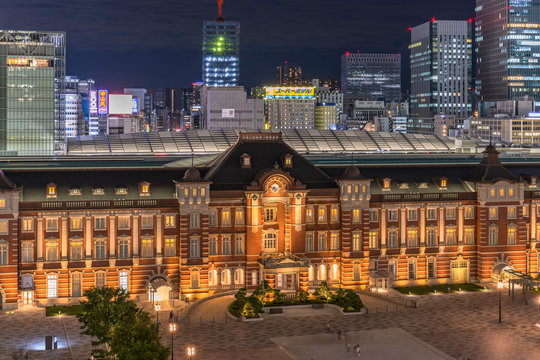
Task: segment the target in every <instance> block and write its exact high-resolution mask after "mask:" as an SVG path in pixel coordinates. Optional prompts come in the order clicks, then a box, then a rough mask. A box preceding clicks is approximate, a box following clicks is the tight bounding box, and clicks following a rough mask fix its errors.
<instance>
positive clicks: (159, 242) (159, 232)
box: [156, 214, 163, 256]
mask: <svg viewBox="0 0 540 360" xmlns="http://www.w3.org/2000/svg"><path fill="white" fill-rule="evenodd" d="M162 218H163V215H161V214H158V215H157V216H156V227H157V229H156V255H157V256H161V249H162V247H163V230H162V229H161V227H162V225H161V224H162Z"/></svg>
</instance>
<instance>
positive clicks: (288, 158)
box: [283, 154, 293, 168]
mask: <svg viewBox="0 0 540 360" xmlns="http://www.w3.org/2000/svg"><path fill="white" fill-rule="evenodd" d="M292 159H293V156H292V155H291V154H286V155H285V156H283V167H284V168H292Z"/></svg>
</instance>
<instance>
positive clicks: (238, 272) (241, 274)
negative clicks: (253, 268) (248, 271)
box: [234, 269, 244, 285]
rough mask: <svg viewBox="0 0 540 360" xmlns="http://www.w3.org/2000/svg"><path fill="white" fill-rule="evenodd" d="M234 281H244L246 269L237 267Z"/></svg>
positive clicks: (237, 283) (238, 283) (237, 282)
mask: <svg viewBox="0 0 540 360" xmlns="http://www.w3.org/2000/svg"><path fill="white" fill-rule="evenodd" d="M234 283H235V284H236V285H240V284H243V283H244V269H236V270H235V271H234Z"/></svg>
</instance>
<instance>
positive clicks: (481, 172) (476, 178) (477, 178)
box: [463, 144, 519, 184]
mask: <svg viewBox="0 0 540 360" xmlns="http://www.w3.org/2000/svg"><path fill="white" fill-rule="evenodd" d="M463 180H465V181H471V182H478V183H490V184H492V183H494V182H497V181H500V180H506V181H511V182H515V181H519V179H518V178H517V177H516V176H515V175H514V174H512V173H511V172H510V171H508V169H507V168H506V167H504V165H503V164H502V163H501V161H500V160H499V152H498V151H497V149H495V146H493V144H489V145H488V146H487V147H486V150H485V151H484V157H483V158H482V160H481V161H480V164H478V165H477V166H476V167H475V168H474V169H472V170H471V171H470V172H469V173H468V174H467V175H466V176H465V177H464V178H463Z"/></svg>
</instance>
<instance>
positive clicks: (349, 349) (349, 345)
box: [345, 343, 351, 352]
mask: <svg viewBox="0 0 540 360" xmlns="http://www.w3.org/2000/svg"><path fill="white" fill-rule="evenodd" d="M345 348H346V349H347V352H351V344H349V343H347V345H345Z"/></svg>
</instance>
